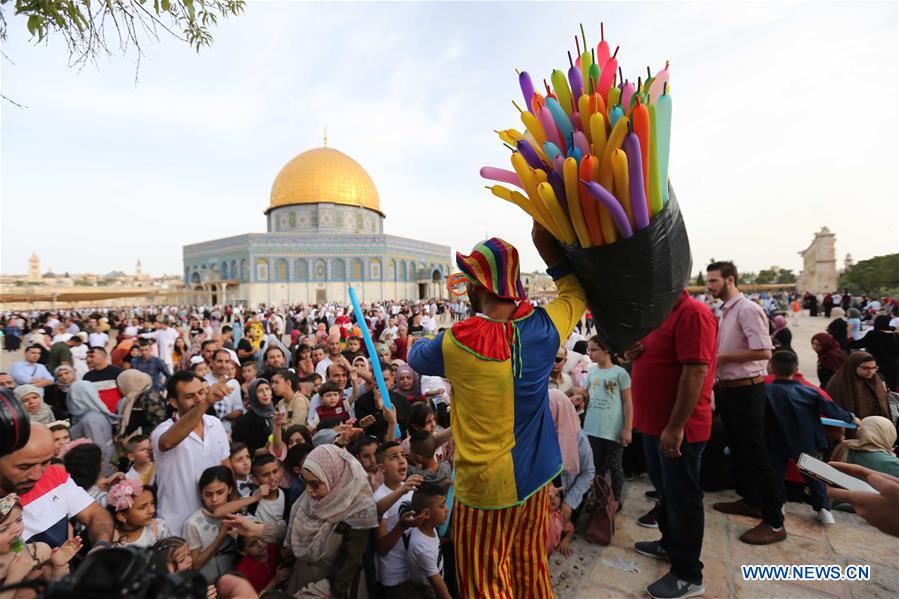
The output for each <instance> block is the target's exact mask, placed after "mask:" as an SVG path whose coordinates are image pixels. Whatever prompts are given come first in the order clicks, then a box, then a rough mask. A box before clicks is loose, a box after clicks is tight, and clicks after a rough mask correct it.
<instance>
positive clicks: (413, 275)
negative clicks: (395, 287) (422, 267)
mask: <svg viewBox="0 0 899 599" xmlns="http://www.w3.org/2000/svg"><path fill="white" fill-rule="evenodd" d="M417 278H418V274H417V272H416V268H415V261H414V260H410V261H409V280H410V281H414V280H416V279H417Z"/></svg>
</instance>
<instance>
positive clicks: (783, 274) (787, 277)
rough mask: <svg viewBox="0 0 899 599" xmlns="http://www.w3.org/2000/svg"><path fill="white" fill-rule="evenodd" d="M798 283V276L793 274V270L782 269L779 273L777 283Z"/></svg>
mask: <svg viewBox="0 0 899 599" xmlns="http://www.w3.org/2000/svg"><path fill="white" fill-rule="evenodd" d="M795 282H796V275H794V274H793V270H792V269H790V268H782V269H780V272H779V273H777V283H780V284H784V285H787V284H790V283H795Z"/></svg>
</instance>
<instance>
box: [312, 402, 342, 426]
mask: <svg viewBox="0 0 899 599" xmlns="http://www.w3.org/2000/svg"><path fill="white" fill-rule="evenodd" d="M315 413H316V415H318V420H319V422H321V421H322V420H324V419H325V418H339V419H340V421H341V422H346V421H347V420H349V419H350V413H349V412H347V411H346V410H345V409H344V408H343V402H340V403H339V404H337V405H336V406H334V407H333V408H329V407H328V406H318V407H317V408H315Z"/></svg>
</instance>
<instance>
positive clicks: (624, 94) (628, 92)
mask: <svg viewBox="0 0 899 599" xmlns="http://www.w3.org/2000/svg"><path fill="white" fill-rule="evenodd" d="M636 89H637V88H636V86H635V85H634V84H633V83H631V82H630V81H625V82H624V86H623V87H622V88H621V102H620V104H621V108H623V109H624V112H625V114H627V113H628V111H629V108H630V106H631V96H633V95H634V92H635V91H636Z"/></svg>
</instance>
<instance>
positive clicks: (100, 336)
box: [87, 329, 109, 349]
mask: <svg viewBox="0 0 899 599" xmlns="http://www.w3.org/2000/svg"><path fill="white" fill-rule="evenodd" d="M107 343H109V335H107V334H106V333H104V332H102V331H100V330H99V329H94V332H93V333H91V334H90V335H88V336H87V346H88V347H102V348H103V349H106V344H107Z"/></svg>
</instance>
